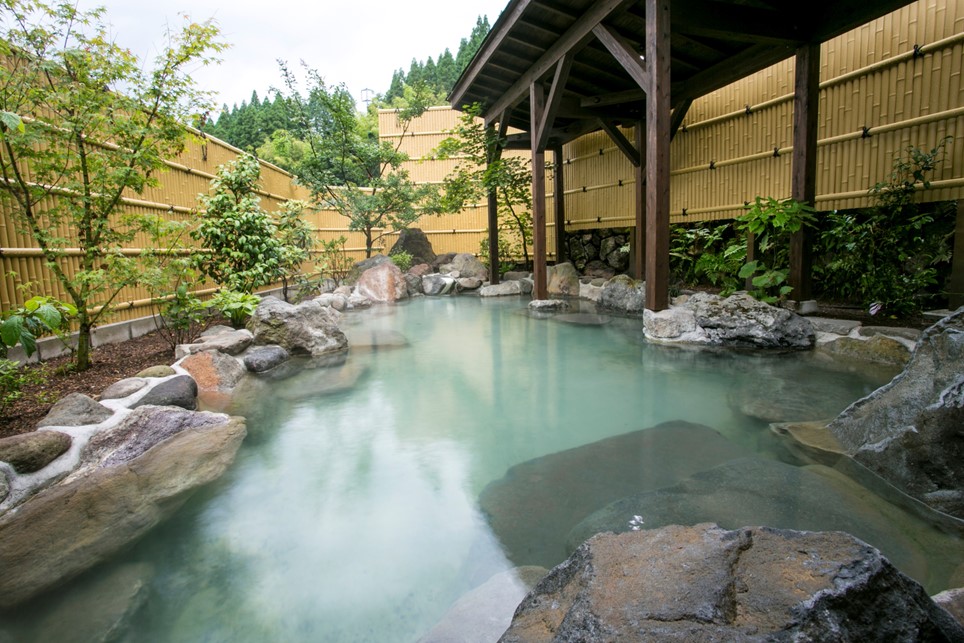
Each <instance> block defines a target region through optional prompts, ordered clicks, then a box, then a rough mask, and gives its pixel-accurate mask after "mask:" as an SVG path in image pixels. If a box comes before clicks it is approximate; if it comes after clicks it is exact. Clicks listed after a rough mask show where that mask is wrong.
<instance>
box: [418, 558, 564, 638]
mask: <svg viewBox="0 0 964 643" xmlns="http://www.w3.org/2000/svg"><path fill="white" fill-rule="evenodd" d="M548 571H549V570H548V569H546V568H545V567H517V568H515V569H510V570H508V571H504V572H501V573H499V574H496V575H495V576H493V577H492V578H490V579H489V580H487V581H486V582H484V583H483V584H482V585H480V586H479V587H476V588H475V589H473V590H472V591H471V592H469V593H468V594H466V595H464V596H462V597H461V598H459V600H457V601H456V602H455V604H454V605H453V606H452V607H451V608H449V611H448V612H446V613H445V616H443V617H442V620H441V621H440V622H439V623H438V624H437V625H436V626H435V627H433V628H432V630H431V631H430V632H429V633H428V634H426V635H425V636H423V637H422V638H420V639H419V640H418V643H491V642H492V641H496V640H498V638H499V637H500V636H502V634H503V633H504V632H505V630H506V628H508V627H509V624H510V623H512V614H513V613H514V612H515V608H516V607H517V606H518V605H519V603H520V602H521V601H522V599H523V598H525V596H526V594H527V593H528V592H529V590H530V589H532V588H533V587H535V585H536V583H538V582H539V581H540V580H542V577H543V576H545V575H546V574H547V573H548Z"/></svg>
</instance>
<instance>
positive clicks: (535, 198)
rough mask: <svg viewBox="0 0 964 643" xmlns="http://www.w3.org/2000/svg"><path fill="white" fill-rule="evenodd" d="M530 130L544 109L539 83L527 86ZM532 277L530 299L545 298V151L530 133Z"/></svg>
mask: <svg viewBox="0 0 964 643" xmlns="http://www.w3.org/2000/svg"><path fill="white" fill-rule="evenodd" d="M529 106H530V118H529V120H530V123H531V129H530V131H532V132H536V131H537V128H538V124H539V123H540V122H542V119H543V115H544V112H545V89H543V87H542V83H539V82H533V83H532V85H531V86H530V87H529ZM531 149H532V280H533V281H534V282H535V283H534V286H533V293H532V298H533V299H548V298H549V290H548V287H547V286H548V284H547V282H546V152H545V149H540V147H539V145H538V137H537V136H533V137H532V148H531Z"/></svg>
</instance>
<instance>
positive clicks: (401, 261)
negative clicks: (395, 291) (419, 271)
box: [388, 250, 412, 272]
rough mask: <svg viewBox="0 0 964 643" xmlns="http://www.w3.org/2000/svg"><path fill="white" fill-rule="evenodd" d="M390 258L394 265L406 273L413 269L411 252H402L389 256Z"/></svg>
mask: <svg viewBox="0 0 964 643" xmlns="http://www.w3.org/2000/svg"><path fill="white" fill-rule="evenodd" d="M388 258H389V259H391V260H392V263H394V264H395V265H396V266H398V269H399V270H401V271H402V272H405V271H407V270H408V269H409V268H411V267H412V254H411V253H410V252H405V251H404V250H400V251H398V252H393V253H392V254H390V255H388Z"/></svg>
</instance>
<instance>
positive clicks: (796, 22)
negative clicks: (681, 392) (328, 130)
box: [449, 0, 912, 311]
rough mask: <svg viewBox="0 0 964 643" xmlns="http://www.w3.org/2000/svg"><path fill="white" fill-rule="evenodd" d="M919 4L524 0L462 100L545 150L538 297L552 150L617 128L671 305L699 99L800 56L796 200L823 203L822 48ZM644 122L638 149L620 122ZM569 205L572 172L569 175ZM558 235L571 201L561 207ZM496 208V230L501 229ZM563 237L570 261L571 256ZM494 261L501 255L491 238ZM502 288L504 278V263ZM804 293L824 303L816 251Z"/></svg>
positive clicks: (650, 272) (536, 172) (471, 68)
mask: <svg viewBox="0 0 964 643" xmlns="http://www.w3.org/2000/svg"><path fill="white" fill-rule="evenodd" d="M911 1H912V0H877V1H876V2H867V1H866V0H812V1H811V2H808V3H787V2H783V1H782V0H511V1H510V2H509V4H508V6H507V7H506V8H505V9H504V10H503V12H502V14H501V16H500V17H499V19H498V20H497V21H496V23H495V25H494V26H493V27H492V30H491V32H490V33H489V36H488V37H487V38H486V40H485V42H484V43H483V44H482V46H481V48H480V49H479V51H478V53H477V54H476V55H475V58H473V60H472V62H471V63H470V64H469V65H468V67H467V68H466V70H465V72H464V73H463V74H462V77H461V78H460V79H459V81H458V83H457V84H456V85H455V87H454V89H453V90H452V93H451V95H450V96H449V101H450V103H451V104H452V106H453V107H454V108H456V109H460V108H462V107H463V106H466V105H471V104H473V103H479V104H480V105H482V117H483V119H484V120H485V123H486V125H487V126H491V127H498V129H499V131H500V133H501V134H502V135H503V136H506V133H507V132H508V128H513V129H515V130H519V131H520V133H518V134H512V135H508V136H507V137H506V138H507V141H508V142H507V147H509V148H523V149H530V150H531V152H532V168H533V172H532V177H533V178H532V191H533V213H532V215H533V228H534V229H533V251H534V256H535V260H534V269H533V273H534V274H533V276H534V279H535V292H534V293H533V296H534V297H535V298H537V299H545V298H546V297H547V283H546V263H545V257H546V186H545V174H544V172H543V168H544V167H545V153H546V151H547V150H549V151H552V152H553V156H554V158H555V159H556V160H557V161H558V159H559V158H560V157H561V150H562V146H563V145H564V144H566V143H568V142H570V141H573V140H575V139H577V138H579V137H580V136H583V135H585V134H587V133H590V132H593V131H597V130H604V131H606V132H607V133H608V134H609V136H610V137H611V138H612V139H613V142H614V143H615V145H616V146H617V147H618V148H619V149H620V151H621V152H622V153H623V154H625V155H626V157H627V158H628V159H629V160H630V162H631V163H632V164H633V166H634V168H635V174H636V180H635V201H636V221H635V240H634V241H635V243H634V247H635V248H636V253H635V271H636V274H637V275H638V276H645V280H646V305H647V307H648V308H649V309H651V310H654V311H659V310H663V309H664V308H666V307H667V306H668V303H669V302H668V288H669V220H670V216H669V210H670V206H669V194H670V192H669V180H670V165H669V149H670V140H671V139H672V137H673V135H674V134H675V133H676V131H677V130H678V129H679V127H680V125H681V124H682V122H683V118H684V117H685V115H686V112H687V110H688V109H689V106H690V105H691V104H692V102H693V100H694V99H696V98H699V97H701V96H703V95H705V94H708V93H710V92H712V91H714V90H716V89H719V88H721V87H724V86H726V85H728V84H730V83H732V82H734V81H737V80H739V79H741V78H743V77H745V76H748V75H750V74H753V73H755V72H757V71H760V70H762V69H765V68H767V67H769V66H770V65H772V64H774V63H776V62H779V61H781V60H784V59H786V58H789V57H792V56H795V57H796V72H795V93H794V110H793V130H794V133H793V171H792V196H793V198H794V199H797V200H800V201H804V202H808V203H811V204H813V203H814V197H815V186H816V181H815V176H816V148H817V123H818V120H817V119H818V110H817V98H818V83H819V78H818V76H819V63H820V44H821V43H822V42H824V41H826V40H828V39H830V38H833V37H834V36H837V35H838V34H841V33H844V32H846V31H848V30H850V29H853V28H855V27H857V26H860V25H862V24H864V23H867V22H869V21H871V20H874V19H876V18H878V17H880V16H882V15H884V14H887V13H889V12H891V11H894V10H896V9H898V8H900V7H902V6H904V5H907V4H910V3H911ZM631 125H632V126H635V130H634V131H635V132H636V134H635V137H634V138H635V140H634V141H630V140H628V138H627V137H626V136H625V135H624V134H623V133H622V132H621V131H620V129H619V127H620V126H631ZM555 180H556V181H557V185H556V186H555V193H556V194H558V195H561V194H562V193H563V186H562V185H561V184H559V183H560V182H561V181H562V173H561V172H556V173H555ZM554 203H555V207H554V210H555V211H554V217H555V221H556V225H557V226H558V227H557V229H558V230H562V229H564V224H565V203H564V199H562V198H557V199H554ZM495 217H496V212H495V203H494V199H492V198H490V200H489V230H490V231H495V230H496V229H497V223H496V221H495ZM563 237H564V235H562V234H557V235H556V238H557V244H559V246H560V247H559V248H557V250H556V256H557V257H563V256H564V254H565V253H564V249H563V248H562V247H561V244H562V239H563ZM489 243H490V253H489V256H490V257H497V256H498V251H497V246H495V244H496V243H497V240H496V239H495V234H494V233H491V234H490V240H489ZM492 263H493V271H492V272H493V274H492V277H493V279H497V276H498V271H497V270H498V269H497V266H496V262H495V261H493V262H492ZM790 282H791V285H793V286H794V292H795V295H796V297H797V298H798V299H806V298H809V296H810V258H809V243H808V240H807V239H806V236H805V235H804V234H800V235H797V236H796V237H795V238H794V240H793V242H792V247H791V275H790Z"/></svg>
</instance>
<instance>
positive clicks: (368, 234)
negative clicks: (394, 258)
mask: <svg viewBox="0 0 964 643" xmlns="http://www.w3.org/2000/svg"><path fill="white" fill-rule="evenodd" d="M373 245H375V243H374V242H373V241H372V231H371V230H370V229H369V230H365V258H366V259H371V258H372V246H373Z"/></svg>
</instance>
